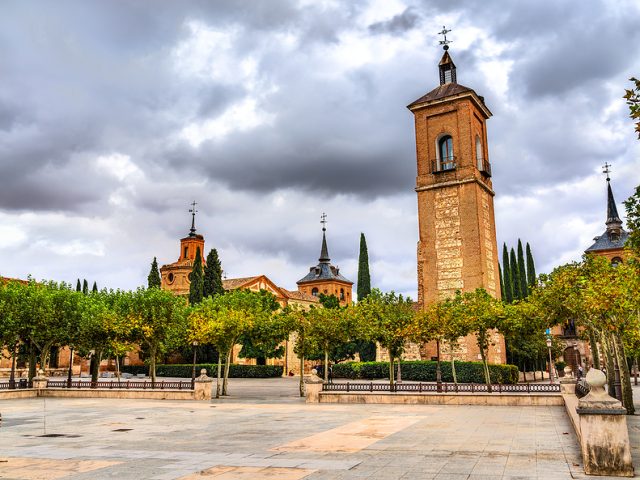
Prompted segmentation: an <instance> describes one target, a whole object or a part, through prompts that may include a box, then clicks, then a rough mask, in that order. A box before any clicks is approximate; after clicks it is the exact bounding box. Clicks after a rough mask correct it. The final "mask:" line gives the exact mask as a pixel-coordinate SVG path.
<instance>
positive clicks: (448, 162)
mask: <svg viewBox="0 0 640 480" xmlns="http://www.w3.org/2000/svg"><path fill="white" fill-rule="evenodd" d="M455 169H456V157H455V156H450V157H444V158H436V159H434V160H431V173H441V172H450V171H452V170H455Z"/></svg>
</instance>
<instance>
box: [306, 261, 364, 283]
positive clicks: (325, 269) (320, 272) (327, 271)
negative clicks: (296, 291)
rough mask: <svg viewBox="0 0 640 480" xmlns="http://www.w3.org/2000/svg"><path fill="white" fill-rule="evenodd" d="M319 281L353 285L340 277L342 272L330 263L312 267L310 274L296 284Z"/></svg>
mask: <svg viewBox="0 0 640 480" xmlns="http://www.w3.org/2000/svg"><path fill="white" fill-rule="evenodd" d="M319 280H337V281H340V282H345V283H348V284H351V285H353V282H352V281H351V280H348V279H346V278H345V277H343V276H342V275H340V271H339V270H338V269H337V268H336V267H334V266H333V265H330V264H328V263H319V264H318V265H316V266H315V267H311V268H310V269H309V273H307V274H306V275H305V276H304V277H303V278H301V279H300V280H298V281H297V282H296V283H297V284H298V285H300V284H301V283H309V282H317V281H319Z"/></svg>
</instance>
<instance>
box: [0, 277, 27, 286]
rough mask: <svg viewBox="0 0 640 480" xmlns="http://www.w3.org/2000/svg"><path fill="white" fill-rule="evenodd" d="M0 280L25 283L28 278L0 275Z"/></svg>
mask: <svg viewBox="0 0 640 480" xmlns="http://www.w3.org/2000/svg"><path fill="white" fill-rule="evenodd" d="M0 282H3V283H4V282H18V283H22V284H23V285H26V284H28V283H29V281H28V280H22V279H21V278H11V277H0Z"/></svg>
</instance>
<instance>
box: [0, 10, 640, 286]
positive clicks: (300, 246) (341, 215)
mask: <svg viewBox="0 0 640 480" xmlns="http://www.w3.org/2000/svg"><path fill="white" fill-rule="evenodd" d="M442 25H447V27H448V28H452V29H453V32H452V33H451V35H450V37H451V39H453V43H452V44H451V54H452V56H453V58H454V61H455V62H456V65H457V67H458V81H459V82H460V83H461V84H463V85H466V86H469V87H471V88H474V89H475V90H476V91H477V92H478V93H479V94H480V95H484V96H485V98H486V102H487V105H488V106H489V108H490V109H491V110H492V112H493V114H494V117H493V118H492V119H491V120H490V121H489V124H488V129H489V155H490V160H491V162H492V168H493V173H494V176H493V183H494V189H495V191H496V197H495V201H496V223H497V233H498V241H499V244H500V245H502V243H503V242H507V244H508V245H513V244H514V243H515V242H516V241H517V239H518V237H520V238H522V239H523V240H525V241H528V242H530V244H531V246H532V248H533V251H534V255H535V257H536V261H537V265H538V269H539V270H540V271H549V270H550V269H552V268H553V267H554V266H556V265H559V264H561V263H564V262H567V261H571V260H574V259H579V257H580V255H581V252H582V251H583V250H584V249H585V248H587V247H588V246H589V245H590V244H591V240H592V238H593V237H594V236H596V235H599V234H600V233H601V232H602V230H603V229H604V220H605V182H604V178H603V176H602V174H601V173H600V172H601V165H602V164H603V163H604V162H605V161H606V162H609V163H612V164H613V173H612V178H613V187H614V192H615V194H616V199H617V200H618V202H619V209H620V212H621V213H622V211H623V207H622V205H621V203H622V201H623V200H624V199H625V198H626V197H628V196H629V195H630V194H631V193H632V190H633V188H634V187H635V186H636V185H637V184H638V183H640V175H639V174H638V172H639V171H640V142H638V141H637V140H636V138H635V135H634V132H633V126H632V122H631V120H629V119H628V116H627V114H628V111H627V109H626V105H625V103H624V100H623V99H622V98H621V97H622V95H623V93H624V88H625V87H628V86H629V85H630V84H629V82H628V78H629V77H631V76H632V75H635V76H639V75H640V55H639V54H638V52H639V51H640V28H638V25H640V6H639V4H638V2H637V1H634V0H610V1H604V0H602V1H599V0H592V1H588V2H575V1H567V0H554V1H551V0H548V1H540V0H521V1H518V2H511V1H506V0H504V1H498V0H487V1H483V2H477V1H466V2H465V1H462V0H458V1H447V2H444V1H436V0H431V1H428V0H424V1H420V0H362V1H348V2H347V1H331V0H298V1H294V0H289V1H284V0H283V1H281V0H251V1H250V0H246V1H238V0H214V1H204V0H203V1H181V2H169V1H153V2H151V1H147V2H144V1H133V0H132V1H119V2H110V1H106V0H104V1H95V2H85V1H81V0H78V1H64V0H57V1H47V2H45V1H42V2H23V1H20V0H16V1H11V0H5V1H3V2H1V3H0V275H5V276H11V277H22V278H24V277H26V276H27V275H28V274H31V275H33V276H34V277H36V278H38V279H40V278H48V279H56V280H66V281H71V282H74V283H75V279H76V278H78V277H80V278H87V279H88V280H89V281H90V282H92V281H94V280H95V281H97V283H98V285H99V286H100V287H113V288H133V287H136V286H138V285H142V284H144V283H145V282H146V276H147V273H148V271H149V265H150V262H151V260H152V259H153V257H154V256H157V257H158V261H159V263H161V264H163V263H170V262H173V261H175V260H176V259H177V257H178V254H179V248H178V239H179V238H180V237H181V236H184V235H185V234H186V233H187V232H188V228H189V226H190V225H189V224H190V217H189V213H188V208H189V203H190V202H191V201H193V200H196V201H197V202H198V203H199V206H198V209H199V211H200V213H199V214H198V217H197V219H196V223H197V228H198V231H199V233H202V234H203V235H204V236H205V238H206V241H207V245H206V248H207V250H208V249H209V248H211V247H216V248H218V249H219V251H220V254H221V258H222V261H223V268H224V269H225V271H226V272H227V275H228V276H229V278H232V277H238V276H248V275H256V274H266V275H268V276H269V277H271V278H272V279H273V280H274V281H276V282H277V283H278V284H280V285H281V286H284V287H286V288H290V289H294V288H295V282H296V281H297V280H298V279H299V278H301V277H302V276H304V275H305V273H306V272H307V271H308V268H309V267H310V266H311V265H313V264H315V263H316V262H317V258H318V255H319V250H320V241H321V230H320V228H321V226H320V224H319V220H320V214H321V213H322V212H326V213H327V215H328V219H329V224H328V232H327V233H328V240H329V253H330V254H331V257H332V260H333V263H334V264H337V265H339V266H340V267H341V269H342V272H343V273H344V274H345V275H346V276H347V277H348V278H351V279H353V280H355V279H356V269H357V256H358V243H359V235H360V232H364V233H365V235H366V237H367V241H368V244H369V254H370V260H371V271H372V281H373V285H374V286H377V287H380V288H382V289H383V290H392V289H393V290H396V291H400V292H405V293H408V294H411V295H412V296H414V295H415V290H416V273H415V272H416V266H415V255H416V241H417V218H416V195H415V192H414V191H413V188H414V185H415V171H416V160H415V145H414V132H413V117H412V115H411V113H410V112H409V111H408V110H407V109H406V108H405V106H406V105H407V104H409V103H410V102H411V101H413V100H415V99H416V98H418V97H419V96H421V95H423V94H424V93H426V92H427V91H429V90H431V89H432V88H434V87H435V86H436V85H437V83H438V73H437V62H438V60H439V57H440V56H441V54H442V50H441V48H440V47H438V36H437V32H438V31H439V30H441V28H442Z"/></svg>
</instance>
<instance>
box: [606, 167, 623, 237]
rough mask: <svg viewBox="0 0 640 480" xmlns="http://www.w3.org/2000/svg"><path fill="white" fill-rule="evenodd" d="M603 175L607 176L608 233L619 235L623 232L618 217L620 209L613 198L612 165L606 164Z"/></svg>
mask: <svg viewBox="0 0 640 480" xmlns="http://www.w3.org/2000/svg"><path fill="white" fill-rule="evenodd" d="M602 173H604V174H606V175H607V222H606V224H607V232H609V233H610V234H613V235H619V234H620V231H621V230H622V220H620V215H618V207H616V201H615V199H614V198H613V190H612V189H611V178H610V176H609V173H611V164H609V163H605V164H604V165H603V166H602Z"/></svg>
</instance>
